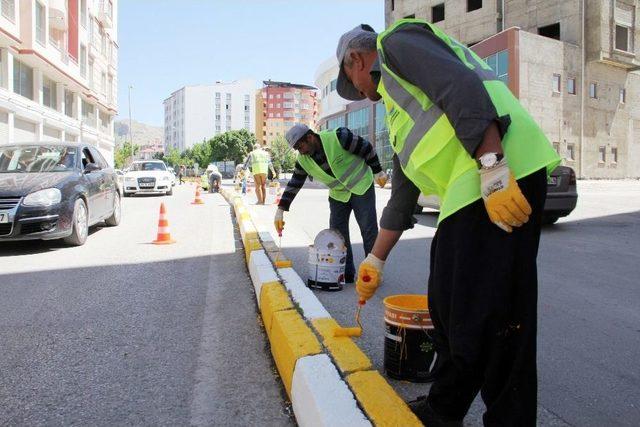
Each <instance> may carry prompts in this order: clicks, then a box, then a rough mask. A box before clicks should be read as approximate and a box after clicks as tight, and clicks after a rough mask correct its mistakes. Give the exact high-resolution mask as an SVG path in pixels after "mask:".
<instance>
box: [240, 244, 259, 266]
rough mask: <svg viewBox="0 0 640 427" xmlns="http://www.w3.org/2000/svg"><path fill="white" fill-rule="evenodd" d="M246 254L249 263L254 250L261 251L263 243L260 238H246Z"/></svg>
mask: <svg viewBox="0 0 640 427" xmlns="http://www.w3.org/2000/svg"><path fill="white" fill-rule="evenodd" d="M243 243H244V255H245V258H246V260H247V264H248V263H249V258H250V257H251V252H252V251H259V250H260V249H262V245H261V244H260V241H259V240H258V239H245V240H244V242H243Z"/></svg>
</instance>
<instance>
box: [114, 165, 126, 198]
mask: <svg viewBox="0 0 640 427" xmlns="http://www.w3.org/2000/svg"><path fill="white" fill-rule="evenodd" d="M115 173H116V178H117V179H118V190H120V194H122V193H123V191H124V172H123V171H121V170H120V169H115Z"/></svg>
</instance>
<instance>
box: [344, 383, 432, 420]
mask: <svg viewBox="0 0 640 427" xmlns="http://www.w3.org/2000/svg"><path fill="white" fill-rule="evenodd" d="M347 383H349V386H350V387H351V390H353V392H354V393H355V395H356V398H357V399H358V402H360V405H361V406H362V408H363V409H364V411H365V413H366V414H367V416H368V417H369V419H370V420H371V421H372V422H373V424H374V425H376V426H390V427H391V426H394V427H395V426H403V427H404V426H406V427H409V426H422V423H421V422H420V420H418V418H417V417H416V416H415V415H414V413H413V412H411V409H409V407H408V406H407V404H406V403H404V400H402V398H401V397H400V396H398V394H397V393H396V392H395V390H394V389H393V388H392V387H391V386H390V385H389V383H388V382H387V381H386V380H385V379H384V378H383V377H382V375H380V373H378V371H362V372H356V373H353V374H351V375H349V376H348V377H347Z"/></svg>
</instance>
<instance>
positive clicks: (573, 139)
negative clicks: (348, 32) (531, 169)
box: [385, 0, 640, 178]
mask: <svg viewBox="0 0 640 427" xmlns="http://www.w3.org/2000/svg"><path fill="white" fill-rule="evenodd" d="M637 11H638V1H637V0H598V1H586V0H565V1H557V0H537V1H525V0H506V1H505V0H444V1H443V0H386V1H385V21H386V24H387V26H389V25H391V24H392V23H393V22H395V21H396V20H398V19H401V18H405V17H415V18H420V19H425V20H427V21H429V22H433V23H436V25H438V26H439V27H441V28H442V29H443V30H444V31H445V32H447V33H448V34H449V35H451V36H453V37H455V38H456V39H457V40H459V41H460V42H461V43H465V44H467V45H468V46H472V48H473V49H474V51H476V53H478V54H479V55H480V56H481V57H483V58H485V59H486V60H487V62H488V63H489V65H491V66H492V67H493V68H494V70H495V71H496V73H497V74H498V76H499V77H500V78H501V79H502V80H503V81H505V82H506V83H507V84H508V86H509V88H510V89H511V90H512V92H513V93H514V94H515V95H516V96H518V97H519V98H520V100H521V102H522V104H523V105H524V106H525V107H526V108H527V109H528V110H529V112H530V113H531V114H532V116H533V117H534V118H535V119H536V121H537V122H538V123H539V124H540V125H541V127H542V128H543V130H544V131H545V133H546V135H547V136H548V137H549V139H550V141H551V142H552V143H553V145H554V147H555V148H556V150H557V151H558V153H560V155H561V156H562V157H563V163H564V164H566V165H568V166H571V167H573V168H574V169H575V170H576V172H577V174H578V176H580V177H583V178H638V177H640V97H639V96H638V93H640V75H639V74H638V69H640V56H639V55H640V44H639V43H638V42H637V40H638V36H639V33H638V18H637Z"/></svg>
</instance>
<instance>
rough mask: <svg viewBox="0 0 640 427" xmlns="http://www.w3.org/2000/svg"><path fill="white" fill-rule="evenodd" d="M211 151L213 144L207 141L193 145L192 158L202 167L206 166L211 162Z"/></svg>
mask: <svg viewBox="0 0 640 427" xmlns="http://www.w3.org/2000/svg"><path fill="white" fill-rule="evenodd" d="M211 152H212V148H211V145H210V144H209V143H208V142H207V141H203V142H200V143H198V144H194V145H193V147H191V151H190V158H191V159H193V160H194V162H196V163H198V165H200V166H201V167H203V168H206V167H207V165H208V164H209V163H211V159H212V157H211Z"/></svg>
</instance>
